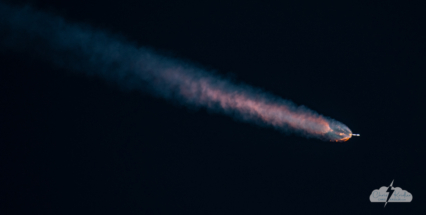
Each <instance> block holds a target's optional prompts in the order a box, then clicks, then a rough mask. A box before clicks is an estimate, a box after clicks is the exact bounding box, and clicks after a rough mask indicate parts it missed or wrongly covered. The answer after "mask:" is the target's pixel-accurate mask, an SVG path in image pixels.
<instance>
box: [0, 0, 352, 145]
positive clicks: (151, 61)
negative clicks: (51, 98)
mask: <svg viewBox="0 0 426 215" xmlns="http://www.w3.org/2000/svg"><path fill="white" fill-rule="evenodd" d="M0 33H1V34H0V45H1V46H3V47H5V48H8V49H11V50H13V51H19V52H22V53H28V54H30V55H31V56H36V57H38V58H39V59H41V60H45V61H48V62H50V63H52V64H53V65H56V66H58V67H61V68H67V69H68V70H70V71H75V72H83V73H85V74H88V75H97V76H100V77H102V78H104V79H105V80H107V81H109V82H115V83H118V85H120V86H122V87H124V88H126V89H137V90H141V91H148V92H150V93H152V94H153V95H154V96H157V97H161V98H164V99H168V100H173V101H178V102H179V103H181V104H183V105H187V106H192V107H204V108H207V109H209V110H212V111H215V112H221V113H224V114H227V115H230V116H233V117H236V118H238V119H240V120H243V121H247V122H252V123H256V124H258V125H266V126H270V127H274V128H275V129H277V130H280V131H283V132H287V133H288V132H294V133H297V134H299V135H301V136H305V137H315V138H319V139H321V140H325V141H333V142H344V141H347V140H348V139H349V138H351V137H352V132H351V130H350V129H349V128H348V127H347V126H345V125H344V124H342V123H340V122H338V121H335V120H333V119H330V118H327V117H324V116H322V115H320V114H318V113H316V112H314V111H312V110H310V109H308V108H306V107H303V106H297V105H295V104H294V103H292V102H290V101H286V100H284V99H281V98H279V97H277V96H274V95H271V94H269V93H266V92H262V91H260V90H258V89H255V88H253V87H250V86H247V85H244V84H235V83H233V82H231V81H230V80H228V79H225V78H222V77H220V76H219V75H215V74H213V73H211V72H208V71H205V70H203V69H201V68H199V67H195V66H193V65H190V64H187V63H183V62H182V61H179V60H176V59H171V58H167V57H164V56H160V55H158V54H156V53H155V52H153V51H150V50H147V49H144V48H138V47H137V46H135V45H134V44H132V43H129V42H127V41H125V40H123V39H119V38H117V37H116V36H114V35H112V34H108V33H105V32H103V31H99V30H94V29H93V28H90V27H88V26H82V25H77V24H72V23H67V22H66V21H64V20H63V19H62V18H60V17H57V16H53V15H50V14H47V13H44V12H39V11H36V10H34V9H32V8H30V7H23V8H18V7H13V6H8V5H5V4H3V3H1V2H0Z"/></svg>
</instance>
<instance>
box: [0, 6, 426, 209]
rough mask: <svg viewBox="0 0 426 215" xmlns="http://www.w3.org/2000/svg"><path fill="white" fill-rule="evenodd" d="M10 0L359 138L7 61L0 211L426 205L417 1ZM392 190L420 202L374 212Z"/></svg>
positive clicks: (19, 59) (0, 68) (18, 57)
mask: <svg viewBox="0 0 426 215" xmlns="http://www.w3.org/2000/svg"><path fill="white" fill-rule="evenodd" d="M8 2H13V3H14V4H25V3H31V4H32V5H33V6H35V7H36V8H38V9H42V10H44V11H48V12H51V13H54V14H57V15H60V16H63V17H65V18H66V19H67V20H69V21H72V22H79V23H87V24H90V25H93V26H95V27H96V28H101V29H106V30H108V31H110V32H113V33H117V34H121V35H124V36H125V37H126V38H128V39H129V40H131V41H133V42H136V43H137V44H139V45H140V46H149V47H153V48H155V49H157V50H160V51H162V52H165V53H168V54H169V55H172V56H174V57H177V58H183V59H189V60H191V61H194V62H197V63H199V64H201V65H203V66H205V68H207V69H215V70H217V72H218V73H221V74H224V75H226V76H229V77H231V78H233V79H235V80H237V81H242V82H245V83H247V84H250V85H253V86H256V87H259V88H261V89H264V90H266V91H268V92H272V93H274V94H275V95H278V96H281V97H283V98H286V99H291V100H292V101H294V102H295V103H297V104H301V105H302V104H303V105H305V106H307V107H309V108H311V109H313V110H315V111H318V112H319V113H321V114H324V115H326V116H330V117H332V118H334V119H337V120H339V121H341V122H343V123H344V124H346V125H347V126H349V127H350V128H351V130H352V131H353V132H354V133H360V134H361V137H356V138H352V139H350V140H349V141H348V142H345V143H327V142H322V141H319V140H316V139H305V138H303V137H298V136H294V135H284V134H282V133H280V132H277V131H275V130H274V129H270V128H264V127H258V126H256V125H253V124H246V123H243V122H240V121H236V120H234V119H232V118H230V117H227V116H223V115H218V114H211V113H209V112H208V111H206V110H204V109H200V110H188V109H186V108H185V107H181V106H176V105H173V104H172V103H170V102H168V101H164V100H162V99H157V98H153V97H151V96H149V95H147V94H144V93H141V92H124V91H122V90H120V88H119V87H117V86H112V85H111V84H107V83H105V82H104V81H102V80H101V79H100V78H95V77H84V76H81V75H75V74H71V73H69V72H68V71H67V70H65V69H64V70H58V69H57V68H53V67H52V66H51V65H49V64H48V63H42V62H39V61H38V60H36V59H33V58H28V57H25V56H26V55H25V54H22V53H13V52H1V55H0V72H1V73H0V82H1V85H0V87H1V89H0V90H1V94H0V96H1V97H0V99H1V100H0V105H1V106H0V107H1V112H0V117H1V118H0V123H1V124H0V126H1V130H0V132H1V133H0V141H1V143H0V147H1V149H0V161H1V163H0V165H1V171H0V172H1V173H0V175H1V181H2V182H1V189H2V191H1V192H0V198H1V199H0V206H1V211H0V214H284V213H288V214H293V213H313V212H319V211H322V210H324V211H329V212H333V211H334V212H340V214H350V213H354V214H358V213H359V212H364V213H365V212H366V213H376V212H380V211H386V212H389V211H399V212H406V213H413V212H420V211H425V209H424V207H422V206H421V204H422V202H423V200H424V199H425V198H424V197H423V195H425V194H424V192H421V190H425V183H424V172H425V168H424V162H425V160H424V159H423V156H424V149H425V143H424V138H423V136H424V134H425V130H424V129H425V126H424V121H425V117H424V114H423V113H424V109H423V103H424V87H423V86H424V81H425V79H424V71H425V62H426V61H425V58H426V46H425V41H426V40H425V39H426V38H425V34H424V31H423V29H424V22H423V21H422V16H423V13H424V11H425V10H424V5H414V4H412V5H409V4H407V3H397V2H391V1H386V2H382V3H380V4H379V3H368V4H364V3H348V2H347V1H344V3H333V4H325V3H322V2H321V1H311V2H309V1H308V2H300V1H295V2H298V3H291V2H284V3H283V2H281V3H278V2H270V3H262V2H260V1H248V0H246V1H231V0H229V1H193V2H191V1H158V0H156V1H145V0H122V1H93V0H84V1H83V0H73V1H41V0H37V1H36V0H29V1H28V0H27V1H8ZM0 30H1V29H0ZM392 180H395V182H394V186H397V187H401V188H403V189H405V190H408V191H409V192H411V193H412V194H413V196H414V198H413V199H414V200H413V202H412V203H409V204H388V205H387V206H386V208H383V204H378V203H376V204H372V203H370V201H369V196H370V194H371V192H372V191H373V190H374V189H378V188H380V187H381V186H388V185H389V184H390V183H391V181H392Z"/></svg>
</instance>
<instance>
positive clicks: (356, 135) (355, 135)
mask: <svg viewBox="0 0 426 215" xmlns="http://www.w3.org/2000/svg"><path fill="white" fill-rule="evenodd" d="M352 136H357V137H359V136H361V135H359V134H352Z"/></svg>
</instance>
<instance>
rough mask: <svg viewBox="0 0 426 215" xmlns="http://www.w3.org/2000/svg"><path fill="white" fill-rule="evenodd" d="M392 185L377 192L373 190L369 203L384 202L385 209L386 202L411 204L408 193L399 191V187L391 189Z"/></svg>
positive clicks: (411, 199) (411, 198) (411, 196)
mask: <svg viewBox="0 0 426 215" xmlns="http://www.w3.org/2000/svg"><path fill="white" fill-rule="evenodd" d="M392 184H393V181H392V183H391V184H390V186H389V187H385V186H383V187H381V188H380V189H378V190H373V192H371V195H370V202H384V203H385V207H386V204H387V203H388V202H405V203H408V202H411V201H413V195H411V193H410V192H408V191H406V190H403V189H401V188H400V187H393V186H392Z"/></svg>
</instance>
